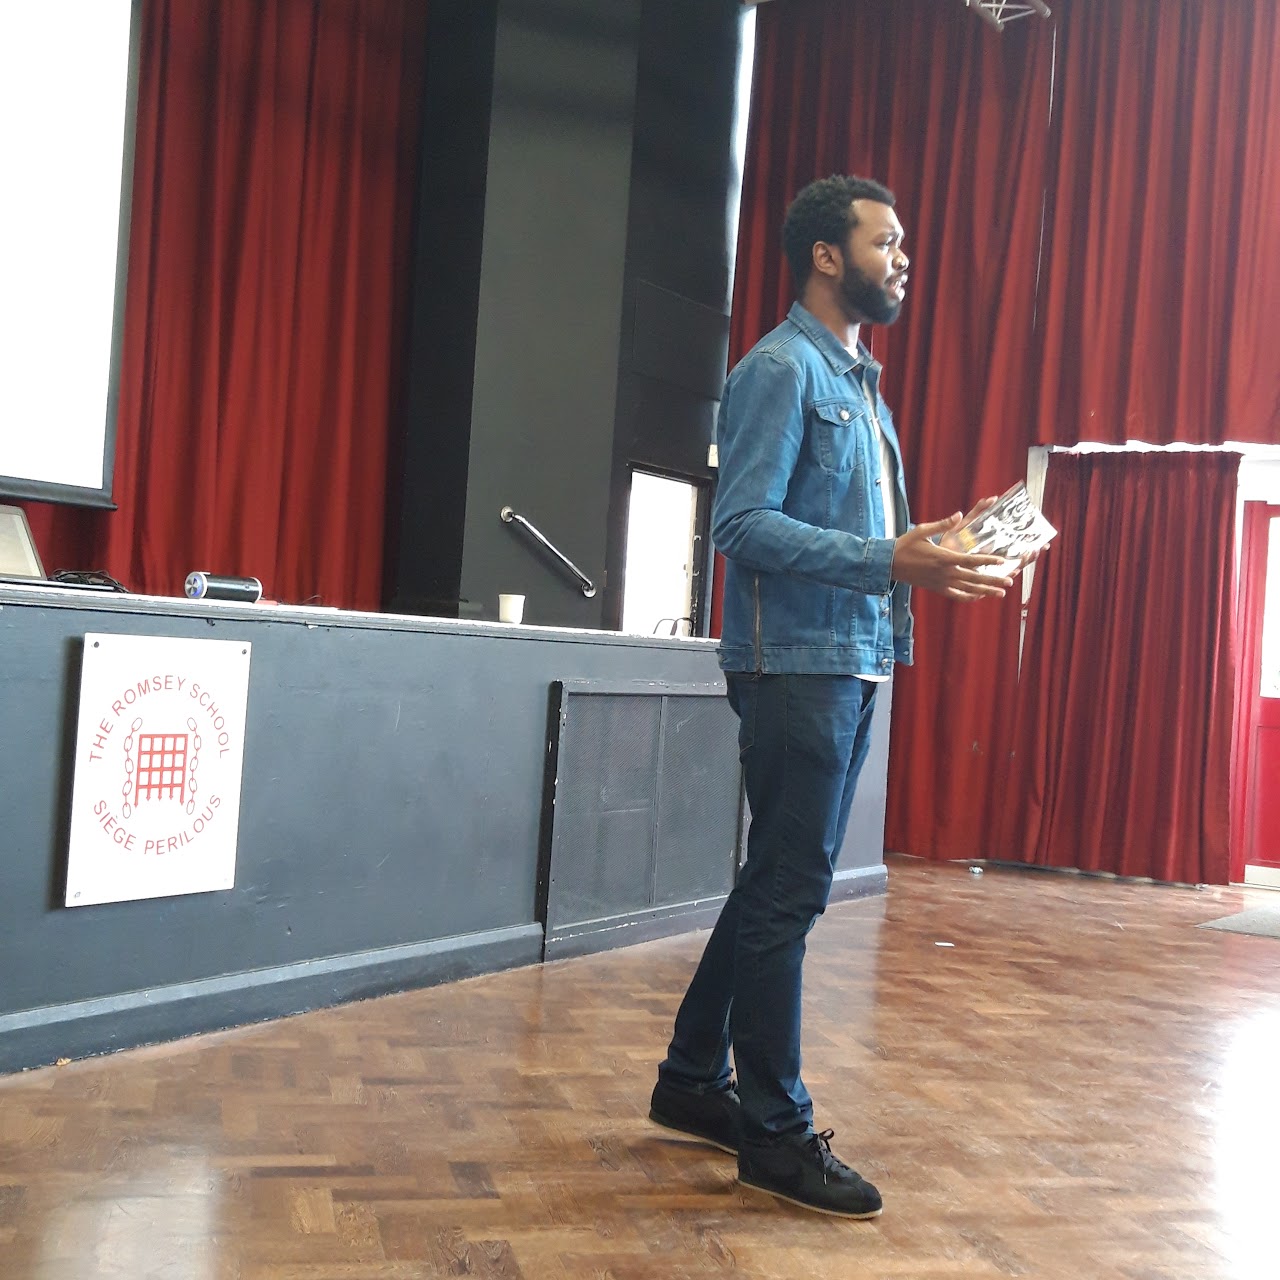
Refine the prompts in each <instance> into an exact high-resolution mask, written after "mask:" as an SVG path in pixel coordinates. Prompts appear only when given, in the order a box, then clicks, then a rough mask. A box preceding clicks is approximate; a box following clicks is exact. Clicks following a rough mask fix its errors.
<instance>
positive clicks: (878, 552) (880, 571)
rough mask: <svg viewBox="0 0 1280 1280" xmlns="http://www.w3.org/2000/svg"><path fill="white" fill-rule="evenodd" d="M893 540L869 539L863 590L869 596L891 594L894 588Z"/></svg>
mask: <svg viewBox="0 0 1280 1280" xmlns="http://www.w3.org/2000/svg"><path fill="white" fill-rule="evenodd" d="M894 541H895V539H893V538H868V539H867V550H866V555H865V557H864V559H863V562H862V573H863V582H864V583H865V586H864V587H863V590H864V591H865V592H866V593H867V594H868V595H873V596H883V595H888V594H889V589H890V588H891V587H892V586H893V578H892V573H893V546H894Z"/></svg>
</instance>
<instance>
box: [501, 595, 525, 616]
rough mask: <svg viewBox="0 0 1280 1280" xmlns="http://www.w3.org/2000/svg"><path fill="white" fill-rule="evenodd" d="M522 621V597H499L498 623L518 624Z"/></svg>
mask: <svg viewBox="0 0 1280 1280" xmlns="http://www.w3.org/2000/svg"><path fill="white" fill-rule="evenodd" d="M523 619H524V596H499V597H498V621H499V622H520V621H522V620H523Z"/></svg>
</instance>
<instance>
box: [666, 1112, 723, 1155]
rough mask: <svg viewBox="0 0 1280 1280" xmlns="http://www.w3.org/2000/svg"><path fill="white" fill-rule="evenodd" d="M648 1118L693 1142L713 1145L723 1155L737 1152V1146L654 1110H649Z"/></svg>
mask: <svg viewBox="0 0 1280 1280" xmlns="http://www.w3.org/2000/svg"><path fill="white" fill-rule="evenodd" d="M649 1119H650V1120H652V1121H653V1123H654V1124H656V1125H658V1126H659V1127H660V1128H662V1129H669V1130H670V1131H671V1132H672V1133H678V1134H680V1135H681V1136H682V1137H685V1138H692V1139H694V1141H695V1142H701V1143H703V1144H704V1145H705V1146H708V1147H715V1149H716V1150H717V1151H723V1152H724V1153H725V1155H730V1156H736V1155H737V1154H738V1148H737V1147H727V1146H725V1144H724V1143H723V1142H717V1141H716V1140H715V1139H714V1138H711V1137H708V1136H707V1135H706V1134H705V1133H695V1132H694V1130H692V1129H686V1128H684V1127H683V1126H681V1125H678V1124H675V1123H674V1122H673V1121H671V1120H667V1119H665V1118H664V1117H663V1116H660V1115H659V1114H658V1113H657V1112H656V1111H650V1112H649Z"/></svg>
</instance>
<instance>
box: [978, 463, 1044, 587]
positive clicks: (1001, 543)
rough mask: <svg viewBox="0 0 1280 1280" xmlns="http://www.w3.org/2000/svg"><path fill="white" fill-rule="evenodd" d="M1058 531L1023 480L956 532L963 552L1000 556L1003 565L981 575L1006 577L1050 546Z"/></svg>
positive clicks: (981, 571) (981, 570) (984, 570)
mask: <svg viewBox="0 0 1280 1280" xmlns="http://www.w3.org/2000/svg"><path fill="white" fill-rule="evenodd" d="M1057 533H1058V531H1057V530H1056V529H1055V528H1054V527H1053V525H1051V524H1050V523H1049V522H1048V521H1047V520H1046V519H1045V518H1044V516H1043V515H1042V514H1041V511H1040V508H1039V507H1037V506H1036V504H1035V503H1034V502H1033V501H1032V500H1031V495H1030V494H1029V493H1028V492H1027V486H1026V485H1025V484H1023V482H1022V481H1021V480H1019V481H1018V483H1017V484H1015V485H1014V486H1013V488H1012V489H1007V490H1006V491H1005V492H1004V493H1002V494H1001V495H1000V497H998V498H997V499H996V503H995V506H993V507H988V508H987V510H986V511H983V512H982V513H981V514H980V515H977V516H975V517H974V518H973V519H972V520H970V521H969V523H968V524H963V525H961V526H960V528H959V529H957V530H956V533H955V536H956V539H957V541H958V542H959V544H960V550H961V551H965V552H969V553H971V554H973V555H982V556H1000V557H1001V559H1002V560H1003V561H1004V563H1003V564H998V565H997V564H993V565H987V566H986V567H984V568H983V569H980V570H979V572H980V573H987V574H990V575H991V576H992V577H1003V576H1005V575H1006V574H1009V573H1011V572H1013V573H1016V572H1017V571H1018V569H1020V568H1021V566H1022V561H1023V559H1024V558H1025V557H1027V556H1029V555H1030V554H1031V553H1032V552H1034V551H1041V550H1043V549H1044V548H1045V547H1047V546H1048V545H1049V543H1050V542H1051V541H1052V539H1053V538H1054V537H1056V536H1057Z"/></svg>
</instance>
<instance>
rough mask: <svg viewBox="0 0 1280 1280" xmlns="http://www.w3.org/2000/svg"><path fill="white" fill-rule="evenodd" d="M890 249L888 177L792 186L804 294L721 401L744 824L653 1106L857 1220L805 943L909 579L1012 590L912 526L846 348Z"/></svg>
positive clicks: (876, 291)
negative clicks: (810, 1031) (828, 1126)
mask: <svg viewBox="0 0 1280 1280" xmlns="http://www.w3.org/2000/svg"><path fill="white" fill-rule="evenodd" d="M902 241H903V232H902V225H901V223H900V222H899V221H898V217H897V214H896V213H895V212H894V196H893V194H892V193H891V192H890V191H888V190H887V189H886V188H885V187H883V186H881V185H880V184H879V183H876V182H871V181H869V180H867V179H863V178H845V177H832V178H827V179H824V180H823V181H820V182H815V183H812V184H811V185H810V186H808V187H806V188H805V189H804V190H803V191H801V192H800V193H799V195H798V196H797V197H796V198H795V200H794V202H793V203H792V205H791V207H790V209H789V210H788V211H787V216H786V221H785V223H784V226H783V244H784V247H785V249H786V253H787V258H788V261H789V262H790V265H791V270H792V274H793V276H794V278H795V284H796V289H797V292H798V297H799V301H798V302H797V303H796V304H795V305H794V306H793V307H792V308H791V311H790V313H789V315H788V317H787V319H786V320H785V321H784V322H783V323H782V324H781V325H779V326H778V328H776V329H775V330H774V331H773V332H772V333H770V334H768V335H767V336H766V337H764V338H762V339H761V340H760V342H758V343H757V344H756V346H755V347H754V348H752V350H751V351H750V352H749V353H748V354H747V355H746V356H745V357H744V358H743V360H742V361H741V362H740V363H739V364H738V365H737V367H736V368H735V369H734V370H733V372H732V373H731V374H730V376H729V380H728V383H727V385H726V387H725V392H724V398H723V400H722V401H721V404H720V417H719V423H718V430H717V435H718V445H719V456H720V482H719V489H718V492H717V494H716V500H715V506H714V510H713V519H712V533H713V536H714V538H715V543H716V546H717V547H718V548H719V550H720V551H721V553H722V554H723V555H724V556H725V559H726V562H727V563H726V569H725V583H724V620H723V629H722V636H721V644H720V665H721V666H722V667H723V668H724V670H725V679H726V683H727V685H728V691H729V701H730V703H731V704H732V706H733V709H734V711H735V712H736V713H737V715H738V719H739V739H738V740H739V749H740V752H741V756H742V762H743V767H744V773H745V778H746V788H747V800H748V803H749V805H750V808H751V829H750V835H749V837H748V842H747V861H746V865H745V866H744V868H743V870H742V874H741V875H740V877H739V879H738V883H737V885H736V886H735V888H734V890H733V892H732V893H731V894H730V895H729V898H728V900H727V901H726V902H725V905H724V908H723V910H722V911H721V913H720V918H719V920H718V921H717V923H716V927H715V929H714V930H713V931H712V934H711V938H710V940H709V941H708V943H707V947H706V950H705V952H704V954H703V957H702V960H701V962H700V964H699V966H698V969H697V972H696V973H695V975H694V978H693V981H692V983H691V984H690V986H689V990H688V993H687V994H686V995H685V998H684V1002H683V1003H682V1004H681V1006H680V1011H679V1013H678V1015H677V1017H676V1024H675V1034H674V1037H673V1039H672V1041H671V1047H670V1049H669V1051H668V1056H667V1058H666V1061H664V1062H663V1063H662V1065H661V1067H660V1068H659V1071H658V1083H657V1085H656V1087H655V1088H654V1091H653V1099H652V1107H651V1111H650V1116H651V1118H652V1119H653V1120H655V1121H656V1122H657V1123H659V1124H662V1125H665V1126H666V1127H667V1128H671V1129H676V1130H678V1131H680V1132H682V1133H686V1134H690V1135H692V1136H694V1137H698V1138H701V1139H703V1140H704V1141H709V1142H711V1143H713V1144H714V1145H716V1146H719V1147H721V1148H723V1149H724V1150H726V1151H730V1152H736V1153H737V1156H738V1177H739V1181H740V1182H741V1183H742V1184H743V1185H744V1186H748V1187H754V1188H757V1189H759V1190H763V1191H768V1192H771V1193H772V1194H774V1195H777V1196H781V1197H782V1198H784V1199H786V1200H790V1201H792V1202H794V1203H796V1204H798V1205H801V1206H802V1207H804V1208H809V1209H815V1210H818V1211H821V1212H825V1213H832V1214H836V1215H839V1216H842V1217H848V1218H870V1217H875V1216H876V1215H877V1214H879V1213H880V1210H881V1199H880V1194H879V1192H878V1191H877V1190H876V1189H875V1187H873V1186H872V1185H871V1184H870V1183H869V1182H867V1181H866V1180H865V1179H863V1178H861V1177H859V1175H858V1174H857V1173H856V1172H855V1171H854V1170H853V1169H851V1168H850V1167H849V1166H848V1165H846V1164H845V1163H844V1162H843V1161H841V1160H839V1159H838V1158H837V1157H836V1156H835V1155H834V1154H833V1153H832V1151H831V1145H830V1140H831V1138H832V1136H833V1134H832V1132H831V1131H830V1130H827V1131H826V1132H823V1133H815V1132H814V1129H813V1104H812V1101H811V1099H810V1097H809V1093H808V1091H807V1090H806V1089H805V1086H804V1083H803V1081H802V1080H801V1078H800V991H801V966H802V962H803V960H804V952H805V936H806V935H807V934H808V932H809V930H810V929H811V928H812V927H813V924H814V922H815V921H816V919H817V917H818V916H819V915H821V914H822V912H823V911H824V910H825V908H826V905H827V898H828V896H829V894H830V891H831V880H832V873H833V871H834V866H835V861H836V858H837V856H838V854H839V851H840V846H841V843H842V842H843V840H844V834H845V826H846V824H847V822H848V818H849V808H850V805H851V804H852V801H853V794H854V788H855V786H856V784H857V780H858V773H859V770H860V769H861V768H862V763H863V761H864V759H865V758H866V754H867V746H868V742H869V737H870V729H871V712H872V707H873V705H874V702H875V695H876V689H877V688H878V686H879V684H880V683H882V682H883V681H885V680H887V679H888V678H889V676H890V674H891V673H892V670H893V664H894V662H904V663H909V662H910V661H911V659H912V617H911V608H910V588H911V587H913V586H914V587H924V588H927V589H929V590H931V591H937V592H940V593H942V594H943V595H946V596H949V597H951V598H953V599H957V600H981V599H984V598H986V597H988V596H1002V595H1004V592H1005V589H1006V588H1007V587H1008V586H1009V585H1010V580H1009V579H1008V578H1006V577H992V576H989V575H984V574H981V573H979V569H980V568H982V567H983V566H984V565H995V564H999V563H1000V561H999V560H998V559H997V558H996V557H993V556H985V555H964V554H962V553H960V552H959V551H958V550H956V549H954V548H953V547H949V546H948V545H947V536H946V535H947V534H948V533H949V532H950V531H951V530H953V529H955V528H956V527H958V526H959V525H960V524H961V523H962V517H961V516H960V514H959V513H956V514H955V515H953V516H951V517H950V518H949V519H946V520H939V521H937V522H936V523H934V524H927V525H917V526H916V527H914V528H912V527H911V524H910V521H909V517H908V512H907V496H906V490H905V487H904V483H903V478H902V461H901V455H900V453H899V449H898V440H897V436H896V434H895V433H894V429H893V421H892V418H891V417H890V414H889V410H888V409H887V408H886V406H885V404H884V401H883V400H882V399H881V397H880V366H879V365H878V364H877V363H876V362H875V361H874V360H872V359H871V356H870V354H869V352H868V351H867V349H866V347H865V346H863V345H862V343H861V342H860V341H859V332H860V329H861V327H862V326H863V325H864V324H891V323H893V321H894V320H896V319H897V317H898V313H899V311H900V310H901V308H902V302H903V299H904V297H905V296H906V285H907V265H908V260H907V256H906V254H905V253H904V252H903V250H902ZM991 501H993V500H992V499H986V500H985V501H984V502H983V503H981V504H979V506H978V507H977V508H975V510H974V512H971V513H970V515H971V516H972V515H973V514H976V512H977V511H979V510H982V509H985V507H986V506H988V505H990V503H991ZM731 1046H732V1049H733V1055H734V1061H735V1064H736V1066H737V1073H738V1083H737V1088H736V1090H735V1088H734V1085H733V1081H732V1078H731V1074H730V1065H729V1051H730V1047H731Z"/></svg>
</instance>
